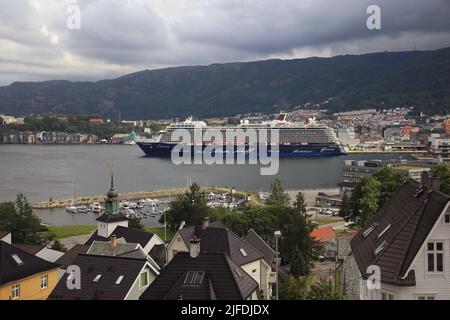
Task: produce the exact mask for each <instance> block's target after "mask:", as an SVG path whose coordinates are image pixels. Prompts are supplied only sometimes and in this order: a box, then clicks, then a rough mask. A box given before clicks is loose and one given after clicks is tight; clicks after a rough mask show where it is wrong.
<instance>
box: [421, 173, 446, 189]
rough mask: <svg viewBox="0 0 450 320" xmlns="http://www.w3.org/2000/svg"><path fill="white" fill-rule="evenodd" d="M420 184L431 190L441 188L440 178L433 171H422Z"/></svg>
mask: <svg viewBox="0 0 450 320" xmlns="http://www.w3.org/2000/svg"><path fill="white" fill-rule="evenodd" d="M421 180H422V184H423V185H424V186H426V187H428V188H430V189H432V190H436V191H440V190H441V178H440V177H439V176H438V175H437V174H436V173H435V172H432V171H431V172H422V176H421Z"/></svg>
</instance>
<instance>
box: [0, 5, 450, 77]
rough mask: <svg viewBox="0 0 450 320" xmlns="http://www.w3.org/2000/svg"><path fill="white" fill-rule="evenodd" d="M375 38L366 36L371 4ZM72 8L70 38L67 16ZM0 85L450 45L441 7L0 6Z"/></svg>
mask: <svg viewBox="0 0 450 320" xmlns="http://www.w3.org/2000/svg"><path fill="white" fill-rule="evenodd" d="M372 4H375V5H378V6H379V7H380V8H381V30H368V29H367V27H366V19H367V17H368V16H369V15H368V14H367V12H366V10H367V7H368V6H369V5H372ZM71 5H75V6H78V7H79V10H80V17H81V24H80V29H79V30H78V29H75V30H70V29H69V28H68V27H67V20H68V18H69V17H70V12H69V13H68V8H69V7H70V6H71ZM0 8H1V10H0V52H1V54H0V70H2V72H1V74H0V85H8V84H10V83H12V82H15V81H43V80H53V79H65V80H89V81H95V80H101V79H109V78H115V77H118V76H121V75H125V74H128V73H132V72H136V71H140V70H144V69H155V68H163V67H172V66H184V65H207V64H211V63H226V62H234V61H253V60H263V59H272V58H280V59H293V58H305V57H310V56H322V57H329V56H334V55H340V54H361V53H369V52H379V51H408V50H414V49H417V50H434V49H438V48H442V47H449V46H450V19H448V17H449V16H450V2H449V1H447V0H429V1H421V0H398V1H388V0H379V1H369V0H342V1H339V5H337V2H333V1H325V0H303V1H294V0H278V1H269V0H266V1H262V0H260V1H258V0H254V1H242V0H210V1H203V0H198V1H189V0H131V1H114V2H112V1H106V0H72V1H69V0H64V1H60V0H17V1H7V0H0Z"/></svg>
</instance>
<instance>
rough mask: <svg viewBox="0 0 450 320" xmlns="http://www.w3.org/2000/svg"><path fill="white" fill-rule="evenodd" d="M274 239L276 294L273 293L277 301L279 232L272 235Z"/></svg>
mask: <svg viewBox="0 0 450 320" xmlns="http://www.w3.org/2000/svg"><path fill="white" fill-rule="evenodd" d="M273 235H274V237H275V257H276V260H275V273H276V274H275V277H276V281H277V282H276V293H275V297H276V300H279V298H278V288H279V283H278V282H279V281H278V265H279V263H280V262H279V258H278V239H279V238H281V231H279V230H277V231H275V232H274V233H273Z"/></svg>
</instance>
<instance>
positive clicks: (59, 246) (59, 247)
mask: <svg viewBox="0 0 450 320" xmlns="http://www.w3.org/2000/svg"><path fill="white" fill-rule="evenodd" d="M51 249H53V250H56V251H61V252H66V251H67V249H66V247H65V246H64V245H63V244H62V243H61V242H60V241H59V240H58V239H55V241H54V242H53V244H52V246H51Z"/></svg>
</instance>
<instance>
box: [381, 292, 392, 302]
mask: <svg viewBox="0 0 450 320" xmlns="http://www.w3.org/2000/svg"><path fill="white" fill-rule="evenodd" d="M381 300H394V295H393V294H391V293H387V292H381Z"/></svg>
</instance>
